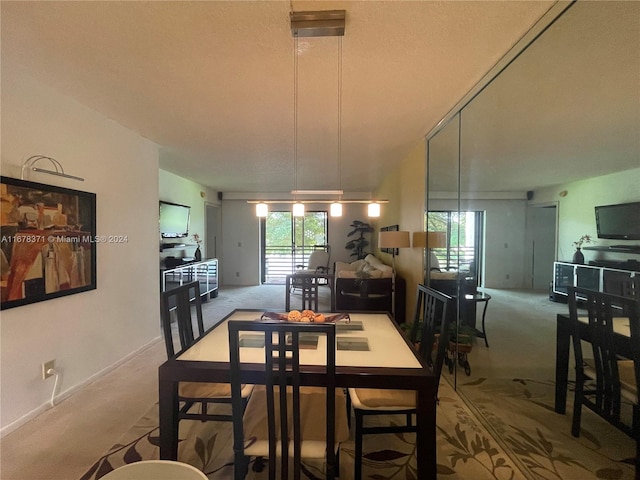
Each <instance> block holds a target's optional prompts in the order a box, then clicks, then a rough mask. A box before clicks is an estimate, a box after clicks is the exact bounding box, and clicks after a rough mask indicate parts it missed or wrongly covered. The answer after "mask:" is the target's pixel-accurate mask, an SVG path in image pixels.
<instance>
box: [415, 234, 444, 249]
mask: <svg viewBox="0 0 640 480" xmlns="http://www.w3.org/2000/svg"><path fill="white" fill-rule="evenodd" d="M446 246H447V232H413V247H414V248H427V247H429V248H444V247H446Z"/></svg>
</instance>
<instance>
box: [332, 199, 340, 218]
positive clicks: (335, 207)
mask: <svg viewBox="0 0 640 480" xmlns="http://www.w3.org/2000/svg"><path fill="white" fill-rule="evenodd" d="M329 213H330V215H331V216H332V217H341V216H342V204H341V203H340V202H333V203H332V204H331V206H330V207H329Z"/></svg>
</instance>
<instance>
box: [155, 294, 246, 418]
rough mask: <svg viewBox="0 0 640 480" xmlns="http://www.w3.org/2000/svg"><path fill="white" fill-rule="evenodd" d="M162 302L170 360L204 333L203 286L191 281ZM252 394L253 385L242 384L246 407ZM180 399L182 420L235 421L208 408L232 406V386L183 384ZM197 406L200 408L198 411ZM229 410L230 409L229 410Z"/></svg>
mask: <svg viewBox="0 0 640 480" xmlns="http://www.w3.org/2000/svg"><path fill="white" fill-rule="evenodd" d="M160 302H161V308H160V313H161V323H162V332H163V335H164V341H165V347H166V350H167V358H173V357H174V356H176V355H177V354H179V353H180V352H181V351H183V350H186V349H187V348H189V347H190V346H191V345H193V344H194V343H195V341H196V340H197V339H198V338H200V336H202V334H203V333H204V322H203V317H202V301H201V298H200V284H199V283H198V282H190V283H186V284H184V285H181V286H179V287H176V288H174V289H171V290H168V291H166V292H162V294H161V299H160ZM172 314H173V315H175V318H176V323H177V327H178V346H179V348H177V347H176V345H175V338H174V334H173V331H172V328H171V317H172ZM194 315H195V318H194ZM194 323H195V325H194ZM252 391H253V385H243V388H242V395H241V396H242V401H243V403H244V404H246V402H247V400H248V398H249V396H250V395H251V392H252ZM178 399H179V401H180V402H181V408H180V412H179V414H178V418H179V419H190V420H201V421H211V420H213V421H226V422H230V421H232V416H231V411H229V413H220V412H210V411H209V407H210V406H211V405H213V404H227V405H229V406H230V405H231V385H230V384H229V383H203V382H180V383H179V384H178ZM194 405H196V407H194ZM197 406H199V407H200V408H199V409H198V408H197ZM227 408H229V410H230V407H227Z"/></svg>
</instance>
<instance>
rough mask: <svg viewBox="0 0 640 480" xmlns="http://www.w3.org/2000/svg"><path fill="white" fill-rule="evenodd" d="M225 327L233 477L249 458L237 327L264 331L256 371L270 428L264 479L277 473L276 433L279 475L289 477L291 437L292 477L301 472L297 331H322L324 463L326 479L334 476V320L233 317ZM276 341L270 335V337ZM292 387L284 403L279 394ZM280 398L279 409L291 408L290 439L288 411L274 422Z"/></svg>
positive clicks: (241, 474) (245, 467)
mask: <svg viewBox="0 0 640 480" xmlns="http://www.w3.org/2000/svg"><path fill="white" fill-rule="evenodd" d="M228 328H229V354H230V370H231V389H232V398H233V411H234V423H233V450H234V457H235V461H234V468H235V478H236V480H239V479H243V478H245V476H246V473H247V471H248V462H249V459H248V458H247V457H246V456H245V454H244V432H243V421H242V417H243V415H242V412H243V410H242V405H241V404H240V403H239V399H240V388H241V384H242V383H243V381H244V380H245V379H244V378H243V369H244V364H241V363H240V332H263V333H264V335H265V363H264V365H263V366H261V367H260V368H262V369H263V370H262V371H261V375H262V377H263V380H264V382H263V383H264V385H265V388H266V393H267V405H266V408H267V419H268V431H269V479H270V480H275V478H276V465H277V458H276V448H277V437H278V436H279V437H280V457H281V458H280V465H281V467H280V470H281V478H282V479H288V478H289V471H288V469H289V443H290V442H293V452H294V453H293V472H292V474H293V478H295V479H296V480H297V479H299V478H300V473H301V442H302V438H301V423H300V399H301V398H300V388H301V387H302V384H303V382H302V374H301V372H300V355H299V353H300V335H301V334H303V333H304V334H307V333H315V334H318V335H326V342H327V353H326V358H327V362H326V367H325V369H324V373H325V376H324V384H323V387H324V388H326V418H327V430H326V442H327V450H326V465H327V472H326V478H327V479H334V478H335V477H336V476H337V475H338V466H337V458H336V454H335V451H334V445H335V437H336V431H335V421H334V417H335V388H336V379H335V368H336V359H335V355H336V349H335V345H336V333H335V325H334V324H328V323H323V324H314V323H291V322H278V321H262V322H256V321H242V320H238V321H234V320H231V321H229V323H228ZM274 335H275V337H276V338H277V341H275V342H274V341H273V337H274ZM287 387H289V388H290V389H291V390H292V393H293V395H292V402H291V403H292V404H291V407H289V405H288V399H287V395H279V394H277V393H276V392H275V390H276V388H277V389H279V391H280V392H285V391H287ZM276 401H278V402H279V411H280V412H287V411H290V410H291V411H292V412H293V415H292V421H293V439H289V435H288V432H289V430H290V429H289V424H288V419H287V415H280V421H279V424H278V425H276V415H275V402H276Z"/></svg>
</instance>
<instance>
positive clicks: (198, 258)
mask: <svg viewBox="0 0 640 480" xmlns="http://www.w3.org/2000/svg"><path fill="white" fill-rule="evenodd" d="M191 238H193V241H194V242H196V251H195V252H194V253H193V258H195V260H196V262H199V261H201V260H202V251H201V250H200V245H201V244H202V239H201V238H200V235H198V234H197V233H194V234H193V235H191Z"/></svg>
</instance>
